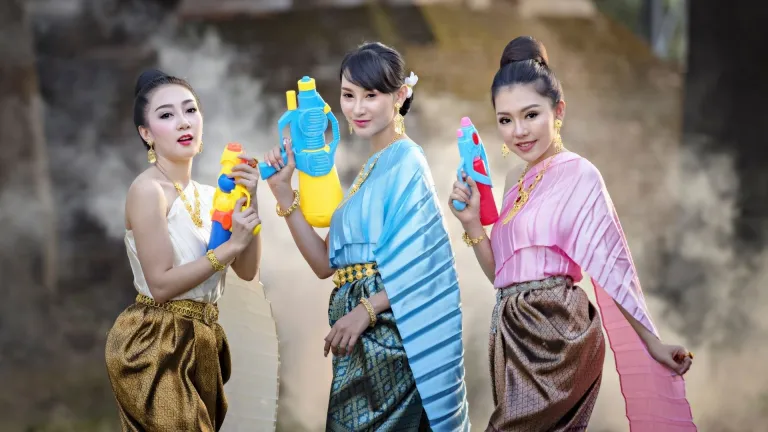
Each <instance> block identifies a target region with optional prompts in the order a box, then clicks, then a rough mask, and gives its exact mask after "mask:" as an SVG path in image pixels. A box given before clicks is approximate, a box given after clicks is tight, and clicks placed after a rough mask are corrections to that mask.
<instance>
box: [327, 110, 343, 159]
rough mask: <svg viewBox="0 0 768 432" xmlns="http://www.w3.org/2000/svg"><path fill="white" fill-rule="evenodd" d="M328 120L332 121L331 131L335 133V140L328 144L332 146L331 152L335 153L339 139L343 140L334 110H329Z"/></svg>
mask: <svg viewBox="0 0 768 432" xmlns="http://www.w3.org/2000/svg"><path fill="white" fill-rule="evenodd" d="M327 116H328V120H329V121H330V122H331V133H333V140H332V141H331V142H330V144H328V146H329V147H330V148H331V153H332V154H333V153H334V152H335V151H336V147H338V145H339V141H340V140H341V133H340V132H339V121H338V120H336V116H335V115H333V111H328V114H327Z"/></svg>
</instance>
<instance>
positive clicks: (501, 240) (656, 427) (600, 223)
mask: <svg viewBox="0 0 768 432" xmlns="http://www.w3.org/2000/svg"><path fill="white" fill-rule="evenodd" d="M554 158H555V159H554V160H553V161H552V164H551V165H550V166H549V169H548V170H547V172H546V173H545V174H544V176H543V178H542V180H541V182H540V183H539V185H538V186H537V187H536V189H535V190H534V191H533V192H532V194H531V196H530V198H529V200H528V202H527V203H526V204H525V206H523V208H522V210H520V212H519V213H518V214H517V215H516V216H515V217H514V218H513V219H512V221H511V222H510V223H508V224H506V225H504V224H503V219H504V217H505V216H506V215H507V213H508V212H509V210H510V209H511V207H512V205H513V203H514V200H515V199H516V198H517V188H516V187H513V188H512V189H511V190H510V191H509V192H508V193H507V196H506V197H505V199H504V201H503V205H502V212H501V217H500V219H499V221H498V222H497V223H496V224H495V225H494V227H493V232H492V234H491V244H492V247H493V252H494V257H495V261H496V278H495V283H494V284H495V286H496V287H497V288H500V287H504V286H509V285H512V284H514V283H519V282H526V281H532V280H540V279H544V278H547V277H549V276H557V275H569V276H571V277H572V278H573V280H574V281H576V282H578V281H580V280H581V279H582V270H583V271H586V272H587V273H588V274H589V275H590V277H591V279H592V284H593V286H594V287H595V294H596V297H597V303H598V306H599V308H600V313H601V316H602V321H603V325H604V326H605V329H606V333H607V334H608V340H609V343H610V346H611V349H612V350H613V352H614V357H615V360H616V370H617V372H618V374H619V378H620V382H621V389H622V394H623V396H624V399H625V401H626V415H627V418H628V420H629V424H630V430H631V431H632V432H672V431H675V432H677V431H686V432H689V431H695V430H697V429H696V426H695V425H694V423H693V416H692V413H691V408H690V405H689V403H688V401H687V399H686V396H685V381H684V380H683V377H681V376H679V375H677V374H676V373H675V372H673V371H671V370H669V369H668V368H666V367H665V366H663V365H661V364H659V363H658V362H657V361H656V360H654V359H653V358H652V357H651V356H650V354H649V353H648V351H647V349H646V347H645V345H644V344H643V342H642V341H641V339H640V337H639V336H638V335H637V333H636V332H635V331H634V329H632V327H631V326H630V324H629V322H628V321H627V320H626V318H625V317H624V316H623V315H622V313H621V311H620V310H619V308H618V307H617V306H616V304H615V303H614V300H615V301H616V302H618V303H619V304H620V305H621V306H622V307H623V308H624V309H625V310H626V311H628V312H629V313H630V314H631V315H632V316H633V317H634V318H635V319H637V321H639V322H640V323H641V324H642V325H643V326H644V327H645V328H647V329H648V330H649V331H650V332H651V333H653V334H654V335H656V336H658V335H659V333H658V331H657V330H656V327H655V326H654V325H653V322H652V320H651V317H650V314H649V312H648V308H647V306H646V303H645V297H644V295H643V292H642V289H641V287H640V282H639V280H638V277H637V270H636V268H635V265H634V263H633V261H632V256H631V254H630V251H629V247H628V246H627V240H626V237H625V236H624V232H623V230H622V228H621V224H620V223H619V218H618V215H617V213H616V210H615V208H614V206H613V202H612V201H611V198H610V196H609V194H608V191H607V189H606V187H605V183H604V181H603V178H602V176H601V174H600V172H599V171H598V169H597V168H596V167H595V166H594V165H593V164H592V163H590V162H589V161H588V160H586V159H584V158H582V157H581V156H579V155H577V154H575V153H573V152H566V153H560V154H558V155H555V156H554ZM544 163H545V162H541V163H539V164H537V165H536V166H534V167H532V168H531V169H530V170H529V171H528V173H526V175H525V179H524V183H525V184H530V183H531V181H533V177H534V176H535V175H536V173H537V172H538V170H540V169H541V168H542V167H543V166H544V165H543V164H544Z"/></svg>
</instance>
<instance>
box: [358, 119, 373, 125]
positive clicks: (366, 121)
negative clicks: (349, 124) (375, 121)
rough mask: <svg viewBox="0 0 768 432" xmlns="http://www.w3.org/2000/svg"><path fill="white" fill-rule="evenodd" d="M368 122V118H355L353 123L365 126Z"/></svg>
mask: <svg viewBox="0 0 768 432" xmlns="http://www.w3.org/2000/svg"><path fill="white" fill-rule="evenodd" d="M369 122H370V120H355V124H356V125H358V126H365V125H367V124H368V123H369Z"/></svg>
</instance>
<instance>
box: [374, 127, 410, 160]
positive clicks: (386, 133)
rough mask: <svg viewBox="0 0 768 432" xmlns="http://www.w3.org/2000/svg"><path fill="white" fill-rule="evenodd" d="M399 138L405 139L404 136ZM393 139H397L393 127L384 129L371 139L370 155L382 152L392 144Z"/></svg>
mask: <svg viewBox="0 0 768 432" xmlns="http://www.w3.org/2000/svg"><path fill="white" fill-rule="evenodd" d="M399 137H400V138H405V134H403V135H400V136H399ZM395 139H398V135H397V134H396V133H395V128H394V126H392V127H386V128H384V129H382V130H381V131H380V132H379V133H377V134H376V135H374V136H372V137H371V154H374V153H376V152H378V151H381V150H383V149H384V148H385V147H387V146H388V145H390V144H392V143H393V142H394V141H395Z"/></svg>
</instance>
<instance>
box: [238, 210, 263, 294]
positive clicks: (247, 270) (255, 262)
mask: <svg viewBox="0 0 768 432" xmlns="http://www.w3.org/2000/svg"><path fill="white" fill-rule="evenodd" d="M251 208H253V209H254V211H255V212H256V214H258V213H259V206H258V204H257V201H256V200H252V201H251ZM260 265H261V232H259V234H257V235H256V236H254V237H253V239H252V240H251V242H250V243H249V244H248V246H246V247H245V249H243V251H242V252H240V255H238V256H237V258H235V261H234V262H233V263H232V270H234V271H235V273H236V274H237V277H239V278H240V279H242V280H246V281H252V280H253V278H255V277H256V273H258V272H259V266H260Z"/></svg>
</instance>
